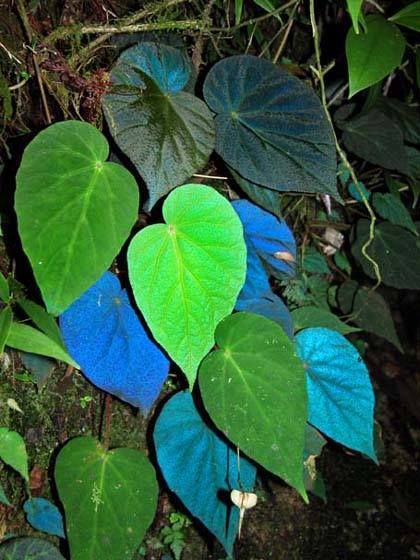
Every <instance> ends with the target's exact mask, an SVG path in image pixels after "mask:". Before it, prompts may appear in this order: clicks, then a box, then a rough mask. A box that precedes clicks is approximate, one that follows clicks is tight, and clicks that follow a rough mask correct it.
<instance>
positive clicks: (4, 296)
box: [0, 272, 10, 303]
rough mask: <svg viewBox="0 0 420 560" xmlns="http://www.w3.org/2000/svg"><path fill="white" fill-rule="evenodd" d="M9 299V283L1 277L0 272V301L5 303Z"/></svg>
mask: <svg viewBox="0 0 420 560" xmlns="http://www.w3.org/2000/svg"><path fill="white" fill-rule="evenodd" d="M9 297H10V290H9V283H8V282H7V279H6V278H5V277H4V276H3V273H2V272H0V299H1V300H2V301H4V302H5V303H7V302H8V301H9Z"/></svg>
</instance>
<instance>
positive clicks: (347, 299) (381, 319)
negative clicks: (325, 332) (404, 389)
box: [337, 280, 403, 352]
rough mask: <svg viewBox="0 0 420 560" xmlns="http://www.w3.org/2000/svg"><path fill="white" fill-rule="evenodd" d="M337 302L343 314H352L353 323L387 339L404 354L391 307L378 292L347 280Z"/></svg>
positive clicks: (342, 286) (341, 288)
mask: <svg viewBox="0 0 420 560" xmlns="http://www.w3.org/2000/svg"><path fill="white" fill-rule="evenodd" d="M337 301H338V305H339V307H340V309H341V311H342V312H343V313H345V314H346V315H350V314H352V317H351V321H352V322H353V323H354V324H355V325H357V326H358V327H360V328H361V329H363V330H364V331H366V332H369V333H373V334H376V336H381V337H382V338H385V340H388V342H390V343H391V344H393V345H394V346H395V347H396V348H397V349H398V350H399V351H400V352H403V349H402V346H401V342H400V340H399V338H398V334H397V331H396V330H395V325H394V320H393V318H392V314H391V311H390V309H389V306H388V304H387V302H386V300H385V299H384V298H383V297H382V296H381V294H380V293H379V292H378V291H377V290H375V291H372V290H368V289H367V288H364V287H363V286H359V284H358V283H357V282H354V281H353V280H347V281H346V282H343V284H341V286H340V287H339V289H338V292H337Z"/></svg>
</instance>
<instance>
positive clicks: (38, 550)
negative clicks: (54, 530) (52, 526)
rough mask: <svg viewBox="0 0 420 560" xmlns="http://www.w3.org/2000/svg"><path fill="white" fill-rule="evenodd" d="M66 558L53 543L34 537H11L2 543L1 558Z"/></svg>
mask: <svg viewBox="0 0 420 560" xmlns="http://www.w3.org/2000/svg"><path fill="white" fill-rule="evenodd" d="M46 559H47V560H64V556H62V555H61V554H60V552H59V550H58V548H56V547H55V546H54V545H53V544H52V543H50V542H48V541H44V540H43V539H34V538H32V537H19V538H17V539H11V540H8V541H6V542H4V543H3V544H2V545H0V560H46Z"/></svg>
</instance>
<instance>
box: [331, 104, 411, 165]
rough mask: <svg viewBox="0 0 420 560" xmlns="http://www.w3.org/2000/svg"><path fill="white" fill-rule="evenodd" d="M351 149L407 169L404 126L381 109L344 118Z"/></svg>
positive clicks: (346, 140)
mask: <svg viewBox="0 0 420 560" xmlns="http://www.w3.org/2000/svg"><path fill="white" fill-rule="evenodd" d="M339 126H340V128H341V129H342V130H343V136H342V140H343V142H344V145H345V146H346V148H347V149H348V150H350V151H351V152H353V153H354V154H355V155H356V156H359V157H360V158H362V159H365V160H366V161H369V162H370V163H374V164H376V165H380V166H381V167H385V169H398V170H400V171H402V172H403V173H404V172H407V169H408V162H407V156H406V152H405V147H404V136H403V133H402V130H401V129H400V127H399V126H398V125H397V124H396V123H395V122H394V121H392V120H391V119H390V118H389V117H388V116H387V115H385V114H384V113H383V112H382V111H380V110H379V109H372V110H371V111H369V112H368V113H364V114H362V115H358V116H357V117H354V118H353V119H350V120H348V121H340V123H339Z"/></svg>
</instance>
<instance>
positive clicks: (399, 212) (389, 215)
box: [373, 193, 417, 235]
mask: <svg viewBox="0 0 420 560" xmlns="http://www.w3.org/2000/svg"><path fill="white" fill-rule="evenodd" d="M373 207H374V208H375V210H376V212H377V213H378V214H379V215H380V216H381V218H383V219H384V220H388V221H389V222H391V224H394V225H395V226H401V227H403V228H406V229H408V231H411V233H414V234H415V235H417V229H416V226H415V224H414V222H413V219H412V218H411V215H410V212H409V211H408V210H407V208H406V207H405V206H404V204H403V203H402V202H401V200H400V199H399V198H397V197H396V196H394V195H393V194H390V193H385V194H382V193H375V194H374V195H373Z"/></svg>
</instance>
